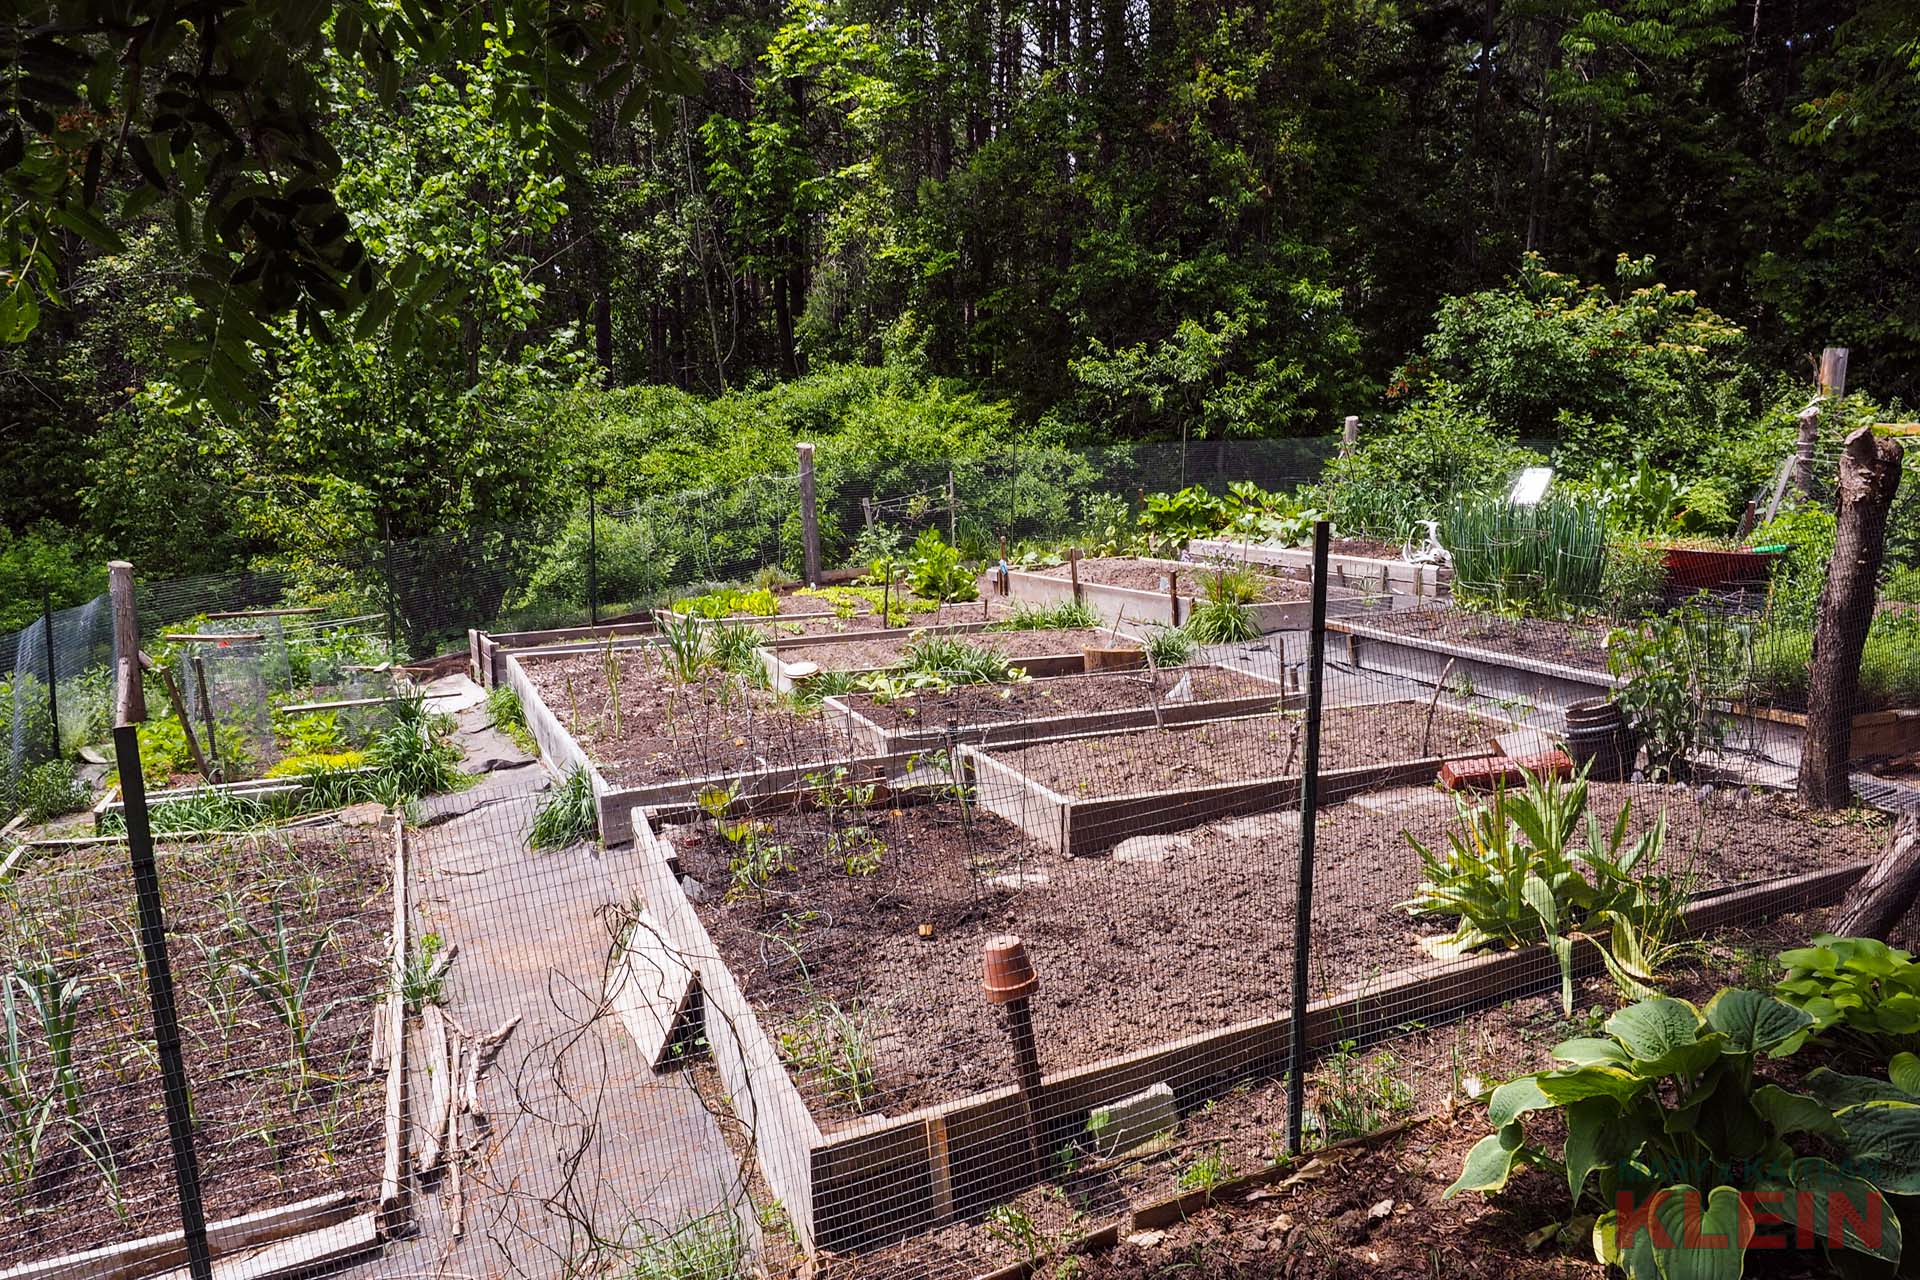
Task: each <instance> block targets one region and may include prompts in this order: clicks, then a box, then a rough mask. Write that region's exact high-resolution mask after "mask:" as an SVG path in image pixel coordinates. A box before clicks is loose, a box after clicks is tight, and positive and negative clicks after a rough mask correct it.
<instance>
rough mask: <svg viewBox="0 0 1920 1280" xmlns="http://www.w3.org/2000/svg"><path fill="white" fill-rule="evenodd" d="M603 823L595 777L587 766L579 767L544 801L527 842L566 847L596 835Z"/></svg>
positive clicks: (542, 847)
mask: <svg viewBox="0 0 1920 1280" xmlns="http://www.w3.org/2000/svg"><path fill="white" fill-rule="evenodd" d="M599 825H600V815H599V810H598V807H597V806H596V804H595V803H594V798H593V779H592V778H591V777H590V776H589V775H588V774H587V771H586V770H585V769H582V768H578V767H576V768H574V769H573V770H571V771H570V772H569V773H568V774H567V777H566V781H564V782H562V783H561V784H560V785H559V786H557V787H555V788H554V789H553V790H552V791H550V792H549V793H548V794H547V798H546V799H545V800H544V801H542V802H541V805H540V811H539V812H538V813H536V814H534V816H533V829H532V830H531V831H529V832H528V833H527V844H528V845H529V846H531V847H532V848H533V849H535V850H536V851H540V850H552V849H564V848H566V847H567V846H568V845H570V844H575V843H577V842H579V841H581V840H585V839H587V838H588V837H590V836H592V835H593V834H594V832H595V831H597V830H598V829H599Z"/></svg>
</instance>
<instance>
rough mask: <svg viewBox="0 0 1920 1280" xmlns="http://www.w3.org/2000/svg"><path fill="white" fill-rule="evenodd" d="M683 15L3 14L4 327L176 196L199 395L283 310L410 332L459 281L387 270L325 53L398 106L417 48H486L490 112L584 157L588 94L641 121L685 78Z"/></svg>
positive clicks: (410, 263)
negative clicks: (366, 220)
mask: <svg viewBox="0 0 1920 1280" xmlns="http://www.w3.org/2000/svg"><path fill="white" fill-rule="evenodd" d="M683 14H684V10H683V8H682V6H681V5H680V4H679V3H678V2H677V0H614V2H612V3H597V4H590V5H589V4H572V3H559V4H550V3H540V2H539V0H509V2H508V3H506V4H503V5H485V6H447V5H444V4H441V3H439V2H438V0H424V2H423V3H417V4H413V3H409V4H398V5H390V4H385V3H379V2H378V0H336V2H335V3H333V4H305V5H287V4H277V3H267V2H263V0H133V2H132V3H123V2H122V0H76V2H75V3H61V4H53V3H51V2H50V0H40V2H38V3H35V2H32V0H29V2H28V3H25V4H22V5H15V6H13V7H12V8H10V10H9V19H8V21H6V22H5V24H4V25H0V51H4V53H5V55H6V56H5V59H4V62H0V68H4V69H0V81H3V83H4V86H5V91H6V93H5V96H6V100H7V102H8V104H9V105H8V107H7V108H6V109H5V111H4V114H0V182H4V186H5V189H6V191H7V194H8V210H7V212H6V214H5V215H4V219H5V222H4V226H3V227H0V232H4V236H3V237H0V239H3V242H4V245H5V248H4V250H0V267H4V269H5V271H6V273H7V279H6V292H5V293H4V294H3V295H0V341H5V342H19V341H21V340H22V339H24V338H25V337H27V336H28V335H30V334H31V333H32V332H33V331H34V330H35V328H36V327H37V326H38V324H39V322H40V316H41V311H42V306H43V304H45V303H48V302H54V303H57V302H58V301H59V299H60V297H61V294H62V290H63V285H64V282H65V276H64V272H65V264H66V263H67V262H68V261H69V260H70V259H71V257H72V256H73V253H74V249H75V245H76V242H77V241H85V242H87V243H90V244H92V245H94V246H98V247H100V248H103V249H109V250H111V249H117V248H118V247H119V239H120V237H119V234H118V232H117V230H116V224H118V223H121V222H123V221H124V220H125V219H126V218H128V217H130V216H133V215H135V214H137V213H138V212H139V211H140V210H142V209H145V208H147V207H149V206H152V205H154V204H155V203H157V202H161V201H164V202H165V203H166V204H167V205H168V206H169V208H170V211H171V214H172V223H173V228H174V233H175V250H176V252H177V253H178V254H179V255H180V256H181V258H182V260H183V261H185V262H188V263H191V264H192V274H191V276H190V278H189V280H188V281H187V290H188V292H189V293H190V295H191V296H192V297H193V299H194V301H195V302H196V303H197V304H198V308H199V316H200V321H201V323H200V326H199V329H198V331H197V333H196V334H195V335H194V336H192V337H185V336H183V337H182V339H181V340H180V342H179V343H178V344H176V347H175V350H174V354H175V356H176V359H177V361H178V365H179V367H180V368H181V369H199V370H203V371H204V376H199V377H197V378H196V379H195V381H196V382H197V384H198V385H197V389H198V390H199V391H201V392H202V393H207V394H212V395H214V396H216V397H217V398H218V399H219V400H221V401H222V402H224V403H229V404H230V403H231V402H232V401H233V400H234V398H235V397H236V396H238V395H240V394H241V393H242V392H243V390H244V389H245V388H246V387H247V386H248V385H249V384H250V382H251V381H252V374H253V372H254V362H255V354H254V346H256V345H259V346H265V345H270V344H271V340H272V334H271V331H270V329H269V326H270V325H271V324H272V322H273V321H275V320H276V319H277V318H279V317H282V316H290V317H291V318H292V319H293V321H294V323H295V324H296V325H298V326H299V327H300V328H301V329H302V330H303V331H305V332H309V333H313V334H318V335H325V334H327V333H329V332H330V331H331V329H332V326H333V324H334V323H336V322H338V321H340V320H342V319H344V318H346V317H348V316H354V315H357V323H356V332H357V333H358V334H359V335H360V336H363V337H365V336H370V335H371V334H372V333H373V332H375V331H376V330H378V329H379V327H380V326H381V325H382V324H386V323H387V322H388V321H390V320H391V321H392V322H393V323H392V326H391V328H390V329H389V331H388V340H389V341H396V342H406V341H408V340H409V339H411V338H412V337H413V336H414V334H415V332H416V317H418V316H421V315H431V314H433V313H434V312H435V309H436V308H441V307H449V306H454V305H457V304H458V302H459V290H458V287H457V285H456V283H455V281H454V279H453V277H452V276H451V275H450V274H449V273H444V272H442V271H440V270H439V269H438V268H437V267H436V266H435V265H434V264H432V263H431V262H429V261H427V260H426V259H424V258H421V257H419V256H415V255H404V254H403V255H400V256H399V258H398V260H397V261H394V262H389V263H386V264H379V263H376V261H375V260H374V258H373V257H372V256H371V255H370V254H369V251H368V246H367V244H366V243H365V241H364V239H363V237H362V236H361V235H360V234H359V233H358V232H357V231H356V229H355V228H354V226H353V224H352V221H351V219H350V218H349V216H348V213H347V210H346V209H345V208H343V207H342V205H341V202H340V198H339V192H338V189H337V188H338V185H339V182H340V178H341V173H342V164H341V157H340V154H339V152H338V151H337V150H336V146H335V142H334V140H333V139H332V138H331V137H330V136H329V131H328V127H327V126H328V122H329V119H330V117H331V115H332V113H333V111H334V106H335V104H334V102H333V100H332V95H331V93H330V92H329V89H328V86H327V85H326V83H325V80H324V77H323V69H324V68H325V67H326V66H327V65H328V62H329V59H336V60H341V61H345V62H349V63H352V64H354V65H355V66H357V67H358V68H359V69H361V70H362V71H364V73H365V75H366V76H367V78H368V80H369V82H370V83H371V84H372V85H373V86H374V89H375V92H376V94H377V95H378V97H379V98H380V100H381V101H382V102H383V103H385V104H388V105H391V104H393V103H394V102H395V101H396V100H397V99H398V97H399V95H400V93H401V91H402V76H403V70H404V68H405V66H406V64H407V63H408V62H409V61H411V60H418V61H423V62H435V61H442V60H446V61H455V60H458V61H465V62H468V63H477V62H479V61H480V60H481V59H482V58H483V57H484V56H490V57H492V58H493V59H494V61H495V62H496V64H497V65H496V70H495V80H494V94H493V99H492V104H491V105H492V110H493V112H494V115H495V117H496V118H497V119H498V120H499V121H500V122H501V123H502V125H503V126H505V127H506V128H508V129H510V130H515V131H520V130H532V129H536V128H538V129H542V130H544V131H545V132H546V133H547V134H548V135H549V136H550V138H551V139H552V141H553V151H552V155H553V157H554V160H555V162H556V163H557V164H559V165H562V166H569V165H573V164H577V162H578V159H579V157H580V156H582V155H583V154H585V153H586V151H587V134H586V130H587V127H588V124H589V121H590V119H591V109H590V108H589V107H588V105H587V101H588V100H589V99H595V100H603V101H613V102H617V103H618V104H619V112H620V116H621V118H622V119H626V120H632V119H634V118H635V117H637V116H638V115H639V114H640V113H641V112H643V111H645V110H646V109H647V108H648V107H649V105H651V104H654V103H657V102H658V101H659V98H658V95H659V94H661V93H663V92H671V91H675V90H684V89H685V88H687V87H689V86H690V85H691V83H692V73H691V70H690V66H689V64H688V62H687V60H686V56H685V53H684V50H683V49H682V47H681V37H682V23H683ZM489 51H491V52H489Z"/></svg>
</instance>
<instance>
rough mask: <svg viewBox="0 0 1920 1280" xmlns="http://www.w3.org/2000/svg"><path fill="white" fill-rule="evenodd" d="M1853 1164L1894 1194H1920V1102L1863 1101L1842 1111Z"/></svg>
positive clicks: (1852, 1166) (1841, 1119)
mask: <svg viewBox="0 0 1920 1280" xmlns="http://www.w3.org/2000/svg"><path fill="white" fill-rule="evenodd" d="M1839 1118H1840V1124H1841V1127H1843V1128H1844V1129H1845V1130H1846V1132H1847V1141H1846V1147H1847V1154H1848V1155H1849V1156H1851V1157H1852V1159H1851V1161H1850V1162H1849V1167H1850V1168H1853V1169H1857V1170H1858V1171H1859V1172H1860V1173H1861V1174H1863V1175H1864V1176H1866V1177H1868V1178H1871V1179H1872V1180H1873V1183H1874V1185H1875V1186H1877V1187H1879V1188H1880V1189H1881V1190H1882V1191H1887V1192H1891V1193H1893V1194H1894V1195H1904V1196H1910V1195H1920V1103H1915V1102H1910V1101H1909V1102H1863V1103H1860V1104H1859V1105H1857V1106H1851V1107H1848V1108H1846V1109H1845V1110H1843V1111H1841V1112H1840V1113H1839Z"/></svg>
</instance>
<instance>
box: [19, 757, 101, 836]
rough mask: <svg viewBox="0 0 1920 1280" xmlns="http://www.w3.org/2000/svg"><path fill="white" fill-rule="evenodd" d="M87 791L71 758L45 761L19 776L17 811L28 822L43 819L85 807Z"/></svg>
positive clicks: (44, 820)
mask: <svg viewBox="0 0 1920 1280" xmlns="http://www.w3.org/2000/svg"><path fill="white" fill-rule="evenodd" d="M87 800H88V794H87V789H86V787H84V786H82V785H81V783H80V779H79V778H78V777H76V776H75V774H74V771H73V762H72V761H71V760H65V759H60V760H47V761H44V762H43V763H40V764H37V765H34V766H33V767H32V768H30V769H27V770H26V771H25V772H23V773H22V774H21V776H20V794H19V801H18V803H19V806H20V810H21V811H22V812H23V813H25V814H26V815H27V821H29V822H46V821H48V820H50V819H53V818H58V817H61V816H62V815H64V814H69V813H75V812H78V811H79V810H81V809H84V808H86V807H87Z"/></svg>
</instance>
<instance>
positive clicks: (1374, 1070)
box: [1314, 1040, 1414, 1142]
mask: <svg viewBox="0 0 1920 1280" xmlns="http://www.w3.org/2000/svg"><path fill="white" fill-rule="evenodd" d="M1354 1049H1355V1044H1354V1042H1353V1041H1352V1040H1343V1041H1341V1042H1340V1046H1339V1048H1338V1049H1336V1050H1335V1051H1334V1052H1332V1053H1330V1054H1328V1055H1327V1058H1326V1061H1325V1062H1324V1063H1323V1064H1322V1066H1321V1068H1320V1071H1319V1072H1318V1073H1317V1075H1316V1076H1315V1079H1314V1083H1315V1084H1316V1085H1317V1086H1318V1093H1317V1098H1316V1102H1315V1108H1314V1109H1315V1114H1316V1115H1317V1116H1318V1118H1319V1122H1320V1136H1321V1138H1322V1139H1323V1140H1324V1141H1327V1142H1340V1141H1343V1140H1345V1139H1347V1138H1361V1137H1365V1136H1366V1135H1367V1134H1370V1133H1377V1132H1378V1131H1379V1130H1381V1129H1384V1128H1385V1127H1386V1126H1388V1125H1390V1124H1392V1123H1394V1122H1395V1121H1397V1120H1401V1119H1404V1118H1406V1117H1407V1116H1410V1115H1412V1114H1413V1107H1414V1094H1413V1086H1412V1085H1411V1084H1409V1083H1408V1082H1407V1081H1406V1079H1405V1078H1403V1077H1402V1075H1401V1074H1400V1062H1399V1060H1398V1059H1397V1058H1395V1057H1394V1056H1393V1055H1392V1054H1391V1053H1388V1052H1386V1051H1385V1050H1382V1051H1380V1052H1379V1053H1375V1054H1372V1055H1362V1054H1359V1053H1356V1052H1355V1051H1354Z"/></svg>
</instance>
